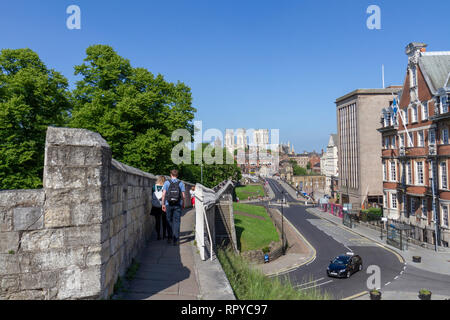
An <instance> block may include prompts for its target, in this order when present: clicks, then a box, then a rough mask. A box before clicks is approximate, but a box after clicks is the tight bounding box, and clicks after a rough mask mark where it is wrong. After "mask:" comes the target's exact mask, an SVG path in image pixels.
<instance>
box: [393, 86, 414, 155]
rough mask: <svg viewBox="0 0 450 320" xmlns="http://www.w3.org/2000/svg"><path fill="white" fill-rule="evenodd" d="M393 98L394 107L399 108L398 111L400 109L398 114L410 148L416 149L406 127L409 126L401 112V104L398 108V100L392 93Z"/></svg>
mask: <svg viewBox="0 0 450 320" xmlns="http://www.w3.org/2000/svg"><path fill="white" fill-rule="evenodd" d="M392 97H394V101H393V102H394V103H393V105H394V107H397V109H398V114H399V115H400V119H402V122H403V126H404V127H405V131H406V135H407V136H408V141H409V146H410V147H414V145H413V143H412V141H411V137H410V136H409V132H408V128H407V127H406V126H407V123H406V121H405V119H404V118H403V115H402V113H401V110H400V104H399V105H398V106H397V101H396V99H395V96H394V93H392ZM406 112H408V108H406ZM394 113H396V114H397V112H396V111H394Z"/></svg>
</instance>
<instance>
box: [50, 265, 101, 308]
mask: <svg viewBox="0 0 450 320" xmlns="http://www.w3.org/2000/svg"><path fill="white" fill-rule="evenodd" d="M60 278H61V280H60V289H59V291H58V295H57V299H60V300H61V299H78V298H86V297H91V298H98V297H99V296H100V294H101V291H102V289H101V270H100V266H93V267H89V268H86V269H81V268H79V267H77V266H70V267H68V268H67V269H66V270H65V271H64V272H63V273H62V274H61V276H60Z"/></svg>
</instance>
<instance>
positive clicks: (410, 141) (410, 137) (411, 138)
mask: <svg viewBox="0 0 450 320" xmlns="http://www.w3.org/2000/svg"><path fill="white" fill-rule="evenodd" d="M408 146H409V147H410V148H412V147H414V136H413V133H412V132H408Z"/></svg>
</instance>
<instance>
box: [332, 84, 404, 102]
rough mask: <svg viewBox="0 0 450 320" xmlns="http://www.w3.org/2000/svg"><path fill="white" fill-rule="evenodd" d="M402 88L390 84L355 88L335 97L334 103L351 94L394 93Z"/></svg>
mask: <svg viewBox="0 0 450 320" xmlns="http://www.w3.org/2000/svg"><path fill="white" fill-rule="evenodd" d="M401 89H402V87H401V86H390V87H387V88H385V89H356V90H354V91H352V92H350V93H347V94H346V95H344V96H342V97H339V98H337V99H336V103H339V102H341V101H344V100H346V99H348V98H351V97H353V96H359V95H376V94H389V95H391V94H393V93H394V94H395V93H397V92H399V91H400V90H401Z"/></svg>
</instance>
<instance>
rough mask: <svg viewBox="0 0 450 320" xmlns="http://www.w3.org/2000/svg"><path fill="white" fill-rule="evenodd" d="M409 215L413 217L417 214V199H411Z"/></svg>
mask: <svg viewBox="0 0 450 320" xmlns="http://www.w3.org/2000/svg"><path fill="white" fill-rule="evenodd" d="M409 209H410V211H409V214H410V215H411V216H413V215H414V214H415V213H416V199H415V198H413V197H411V206H410V207H409Z"/></svg>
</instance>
